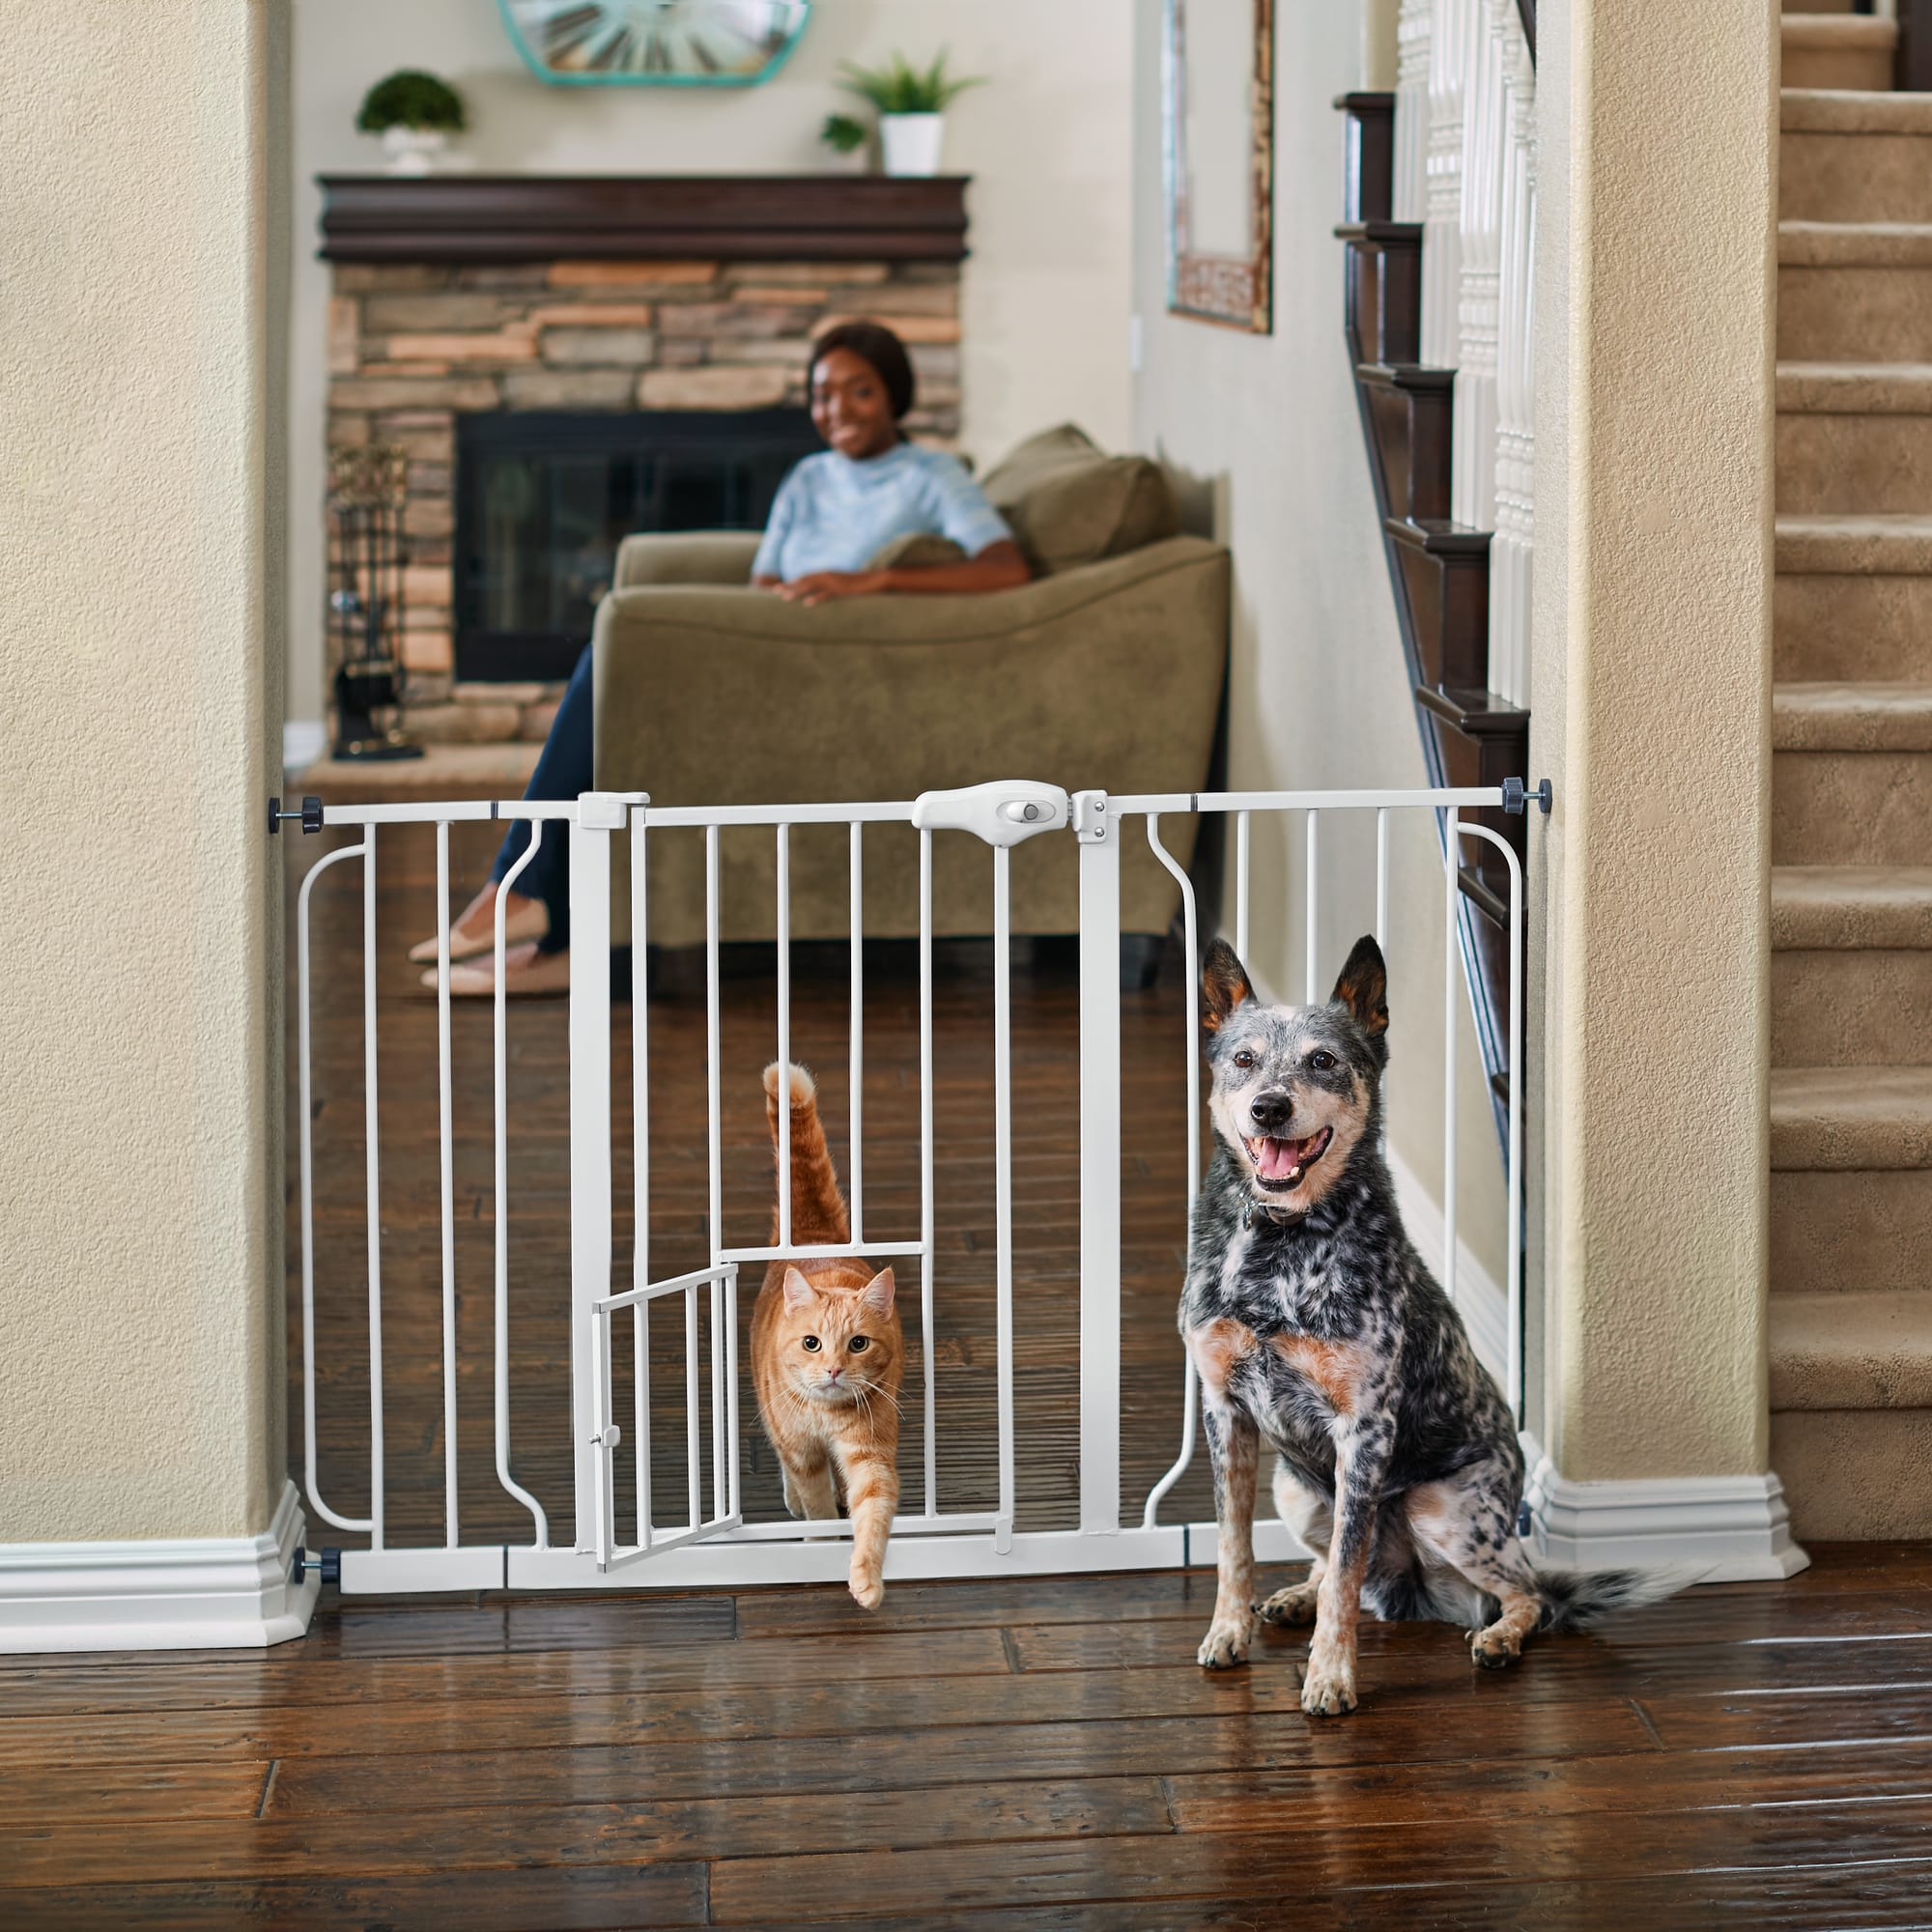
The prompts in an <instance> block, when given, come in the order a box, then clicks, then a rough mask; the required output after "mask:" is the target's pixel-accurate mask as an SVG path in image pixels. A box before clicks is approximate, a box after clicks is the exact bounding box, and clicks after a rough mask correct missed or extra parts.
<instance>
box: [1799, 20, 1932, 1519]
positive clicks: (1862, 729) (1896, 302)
mask: <svg viewBox="0 0 1932 1932" xmlns="http://www.w3.org/2000/svg"><path fill="white" fill-rule="evenodd" d="M1829 3H1830V0H1806V5H1805V9H1804V11H1803V12H1799V11H1796V10H1792V9H1787V11H1786V12H1785V14H1784V19H1783V43H1784V74H1783V78H1784V95H1783V107H1782V116H1781V118H1782V125H1783V138H1782V144H1781V149H1780V157H1779V177H1778V247H1777V262H1778V269H1777V358H1778V360H1777V464H1776V475H1777V545H1776V557H1777V563H1776V571H1777V576H1776V603H1775V609H1776V617H1775V645H1774V653H1775V669H1774V678H1775V680H1776V682H1775V686H1774V693H1773V700H1772V731H1773V746H1774V756H1773V778H1772V798H1773V802H1772V861H1773V871H1772V887H1771V944H1772V959H1771V976H1772V981H1771V983H1772V1038H1771V1061H1772V1075H1771V1165H1772V1175H1771V1408H1772V1466H1773V1467H1774V1468H1775V1469H1776V1471H1777V1473H1778V1475H1779V1477H1780V1478H1781V1479H1782V1480H1783V1483H1784V1487H1785V1490H1786V1492H1787V1493H1788V1495H1789V1497H1790V1501H1791V1510H1792V1518H1793V1527H1794V1529H1795V1530H1796V1532H1797V1533H1798V1534H1799V1535H1800V1536H1801V1537H1907V1536H1910V1537H1923V1536H1932V94H1899V93H1893V92H1892V91H1891V74H1892V49H1893V43H1894V38H1895V33H1896V29H1895V28H1894V27H1893V25H1892V23H1891V22H1890V21H1889V20H1882V19H1875V18H1873V17H1871V16H1869V15H1864V14H1853V13H1851V12H1849V11H1824V10H1825V9H1826V8H1827V7H1828V6H1829ZM1848 5H1849V0H1847V7H1848Z"/></svg>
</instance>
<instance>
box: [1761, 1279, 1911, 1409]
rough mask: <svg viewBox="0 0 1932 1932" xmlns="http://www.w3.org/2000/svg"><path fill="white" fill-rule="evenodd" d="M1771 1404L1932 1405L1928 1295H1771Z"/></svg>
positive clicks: (1781, 1407)
mask: <svg viewBox="0 0 1932 1932" xmlns="http://www.w3.org/2000/svg"><path fill="white" fill-rule="evenodd" d="M1770 1325H1771V1406H1772V1407H1773V1408H1774V1409H1793V1408H1932V1294H1884V1293H1878V1294H1874V1293H1865V1292H1855V1293H1850V1294H1774V1295H1773V1296H1772V1297H1771V1324H1770Z"/></svg>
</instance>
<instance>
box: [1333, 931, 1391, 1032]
mask: <svg viewBox="0 0 1932 1932" xmlns="http://www.w3.org/2000/svg"><path fill="white" fill-rule="evenodd" d="M1329 998H1330V999H1332V1000H1333V1001H1334V1002H1335V1004H1336V1005H1337V1006H1338V1007H1347V1008H1348V1009H1349V1010H1350V1012H1351V1013H1353V1014H1354V1016H1355V1024H1356V1025H1357V1026H1359V1027H1360V1028H1361V1029H1362V1031H1363V1032H1364V1033H1365V1034H1367V1035H1368V1036H1369V1037H1370V1038H1371V1039H1378V1038H1379V1037H1381V1036H1382V1035H1383V1034H1385V1033H1386V1032H1387V1031H1388V1023H1389V1005H1388V967H1387V966H1386V965H1385V964H1384V963H1383V961H1382V950H1381V948H1380V947H1379V946H1378V945H1377V944H1376V942H1375V940H1374V939H1373V938H1371V937H1370V936H1369V935H1368V934H1367V933H1364V934H1363V935H1362V937H1361V938H1360V939H1358V940H1356V941H1355V948H1354V951H1353V952H1350V954H1349V963H1348V964H1347V965H1346V966H1344V967H1343V968H1342V977H1341V978H1340V979H1339V980H1336V981H1335V990H1334V992H1332V993H1331V994H1330V995H1329Z"/></svg>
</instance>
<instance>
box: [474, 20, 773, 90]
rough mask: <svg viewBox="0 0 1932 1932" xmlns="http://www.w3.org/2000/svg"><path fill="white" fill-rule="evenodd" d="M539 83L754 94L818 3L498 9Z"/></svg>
mask: <svg viewBox="0 0 1932 1932" xmlns="http://www.w3.org/2000/svg"><path fill="white" fill-rule="evenodd" d="M497 5H498V6H499V7H500V8H501V10H502V14H503V24H504V25H505V26H506V27H507V28H508V29H509V32H510V38H511V40H512V41H514V42H515V43H516V47H517V51H518V52H519V53H520V54H522V55H523V57H524V64H525V65H526V67H528V69H529V70H530V71H531V72H532V73H534V74H535V75H536V76H537V78H538V79H539V80H547V81H551V82H553V83H554V84H555V85H558V86H565V87H571V86H591V87H595V86H606V87H639V86H645V87H648V86H665V85H668V86H672V87H676V86H698V87H750V86H752V85H753V83H754V82H756V81H760V80H765V79H768V78H770V76H771V75H772V74H774V73H776V72H777V71H778V70H779V69H780V67H781V66H782V65H783V63H784V59H785V56H786V55H787V54H789V53H790V52H791V50H792V46H793V44H794V43H795V42H796V41H797V40H798V37H799V35H800V34H801V33H803V32H804V31H805V22H806V18H807V16H808V15H809V14H810V12H811V7H810V0H497Z"/></svg>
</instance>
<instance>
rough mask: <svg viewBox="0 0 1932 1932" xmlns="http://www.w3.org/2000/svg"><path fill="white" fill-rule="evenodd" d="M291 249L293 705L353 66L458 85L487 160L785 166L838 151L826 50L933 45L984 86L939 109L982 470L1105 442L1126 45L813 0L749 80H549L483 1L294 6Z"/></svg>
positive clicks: (1066, 10) (1105, 20)
mask: <svg viewBox="0 0 1932 1932" xmlns="http://www.w3.org/2000/svg"><path fill="white" fill-rule="evenodd" d="M294 7H295V25H296V47H295V149H296V152H295V179H296V192H297V199H296V213H295V221H296V251H295V290H294V330H295V336H294V343H295V350H294V372H293V391H292V395H293V414H292V417H291V423H290V429H291V434H292V437H293V447H292V451H291V472H290V487H291V497H290V527H291V529H292V531H293V533H294V546H293V549H292V552H291V556H290V563H291V570H290V581H289V598H290V602H289V638H290V651H291V656H290V682H289V701H290V715H291V716H293V717H297V718H317V717H320V716H321V714H322V707H323V694H322V668H323V650H322V605H323V593H322V547H321V540H320V537H319V535H318V534H317V533H318V532H319V531H320V529H321V525H322V429H323V400H322V399H323V384H324V369H323V363H324V339H323V324H324V310H325V303H326V302H327V294H328V282H327V268H326V265H324V264H322V263H320V262H317V261H316V260H315V247H314V238H315V236H316V232H317V230H316V223H317V221H318V219H319V216H320V213H321V207H322V197H321V193H320V191H319V190H318V189H317V188H316V186H315V184H314V179H313V177H314V176H315V175H316V174H318V173H321V172H336V173H354V172H357V171H368V170H372V169H376V168H380V167H381V165H382V155H381V150H380V147H379V146H378V144H377V143H376V142H375V141H374V140H373V139H372V138H371V137H369V136H367V135H359V134H357V133H356V132H355V109H356V106H357V104H358V103H359V101H360V99H361V97H362V95H363V93H364V91H365V90H366V89H367V88H368V86H369V84H370V82H371V81H373V80H376V79H378V78H380V77H381V76H382V75H383V74H384V73H387V72H389V71H391V70H393V69H395V68H397V67H403V66H411V67H426V68H429V69H431V70H433V71H436V72H438V73H440V74H442V75H443V76H444V77H445V78H446V79H448V80H449V81H451V82H452V83H453V84H454V85H455V86H456V87H457V88H458V89H459V90H460V91H461V92H462V94H463V97H464V99H465V101H466V103H467V104H468V106H469V111H470V120H471V128H470V131H469V133H468V134H466V135H465V136H464V137H463V141H462V151H463V154H464V156H466V157H467V158H468V159H469V161H470V162H471V163H473V165H474V166H475V167H476V168H477V169H479V170H482V171H486V172H500V173H509V174H517V173H536V174H579V173H581V174H766V173H778V174H789V173H801V174H803V173H814V172H822V171H824V170H825V169H827V168H829V167H837V166H842V165H844V164H843V163H840V162H838V161H836V160H835V159H834V158H833V157H832V156H831V155H830V154H829V151H828V150H826V149H825V148H823V147H822V146H820V145H819V142H818V129H819V126H820V124H821V123H822V122H823V121H824V119H825V116H826V115H827V114H828V113H832V112H834V111H841V110H850V109H852V108H853V106H854V100H853V97H852V96H850V95H848V94H846V93H844V92H843V91H842V90H841V89H840V88H839V87H838V65H839V63H840V62H841V61H844V60H853V61H857V62H859V63H860V64H861V65H864V66H872V65H876V64H877V63H879V62H880V61H883V60H884V59H885V58H886V57H887V56H888V55H890V54H891V53H892V52H893V50H894V49H895V48H902V49H903V50H904V51H905V52H906V53H907V54H908V55H909V56H911V57H913V58H915V59H922V60H923V59H924V58H926V57H928V56H930V55H931V54H933V53H936V52H937V51H938V50H939V49H940V48H941V47H942V46H944V47H949V48H951V50H952V71H954V72H956V73H964V74H983V75H985V76H987V78H988V81H989V84H988V85H987V86H985V87H982V88H976V89H974V90H973V91H972V92H970V93H968V94H965V95H963V96H961V97H960V99H959V100H958V102H957V103H956V104H955V105H954V107H953V109H952V113H951V114H950V116H949V117H948V123H947V130H946V156H945V165H946V166H947V168H948V170H949V171H952V172H958V173H961V174H969V175H971V176H972V177H973V186H972V188H971V190H970V193H969V199H968V203H967V206H968V211H969V213H970V215H971V218H972V228H973V232H972V236H971V243H972V249H973V253H972V257H971V259H970V260H969V261H968V262H967V264H966V271H965V282H964V289H963V304H964V306H963V311H962V315H963V324H964V337H965V341H964V366H963V382H964V386H965V419H964V421H963V423H962V426H961V439H960V440H961V444H962V446H963V447H964V448H965V449H967V450H968V451H970V452H972V453H973V454H974V455H976V456H977V457H978V458H979V459H980V463H981V464H982V465H984V464H986V463H990V462H992V461H994V460H996V459H997V458H998V457H999V455H1000V454H1001V453H1002V452H1003V451H1004V450H1005V449H1006V448H1008V447H1009V445H1010V444H1012V443H1014V442H1016V441H1017V440H1019V439H1020V438H1021V437H1024V436H1028V435H1031V434H1032V433H1033V432H1034V431H1035V430H1037V429H1040V428H1043V427H1045V426H1046V425H1047V424H1049V423H1055V422H1061V421H1065V420H1066V419H1068V418H1071V419H1072V420H1073V421H1075V422H1078V423H1081V424H1083V425H1084V426H1085V427H1086V428H1087V429H1088V431H1089V432H1090V433H1091V434H1092V435H1094V437H1096V438H1098V439H1099V440H1101V441H1102V442H1104V443H1107V444H1109V445H1119V444H1121V443H1122V442H1124V441H1125V440H1126V437H1127V431H1128V422H1129V395H1128V377H1127V309H1128V254H1129V235H1128V225H1129V224H1128V198H1127V193H1126V175H1127V152H1128V117H1129V37H1128V34H1127V32H1126V28H1125V18H1124V14H1125V10H1124V9H1123V8H1122V6H1121V4H1120V0H1051V4H1050V5H1042V4H1039V0H821V4H820V5H819V6H817V7H816V8H814V10H813V12H812V17H811V21H810V25H809V26H808V27H807V29H806V31H805V35H804V37H803V39H802V40H801V41H800V42H799V44H798V47H797V49H796V50H795V51H794V53H793V54H792V57H791V59H790V60H789V61H788V62H787V63H786V64H785V66H784V67H783V68H782V69H781V71H780V72H779V73H778V74H777V75H776V76H774V78H773V79H771V80H770V81H767V82H766V83H765V84H764V85H763V86H761V87H754V88H745V89H738V88H730V89H718V90H712V89H705V88H561V87H546V86H544V85H543V84H542V83H541V82H539V81H537V80H536V79H534V78H533V77H532V76H531V75H530V73H529V72H528V71H527V70H526V68H525V67H524V65H523V63H522V62H521V61H520V60H519V59H518V58H517V55H516V51H515V49H514V48H513V47H512V46H511V45H510V43H509V40H508V38H507V37H506V36H505V34H504V32H503V29H502V25H501V22H500V21H499V19H498V17H497V8H496V5H495V0H294Z"/></svg>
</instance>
